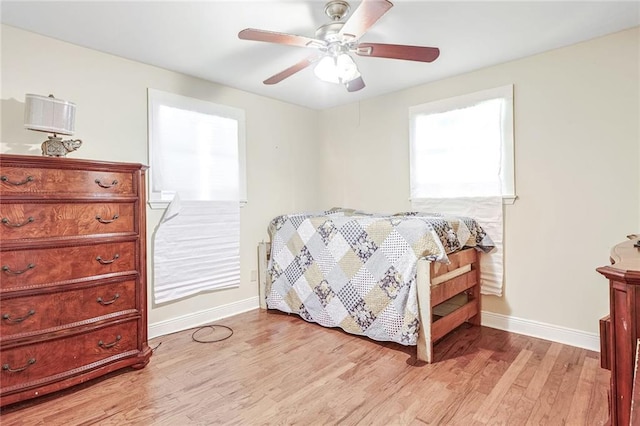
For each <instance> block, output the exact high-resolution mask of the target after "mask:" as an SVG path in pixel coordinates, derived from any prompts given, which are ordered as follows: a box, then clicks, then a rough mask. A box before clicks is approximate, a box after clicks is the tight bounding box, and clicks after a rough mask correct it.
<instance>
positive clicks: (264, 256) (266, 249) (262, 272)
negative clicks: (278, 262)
mask: <svg viewBox="0 0 640 426" xmlns="http://www.w3.org/2000/svg"><path fill="white" fill-rule="evenodd" d="M270 255H271V243H265V242H264V241H263V242H261V243H258V297H259V298H260V309H267V265H268V263H269V256H270Z"/></svg>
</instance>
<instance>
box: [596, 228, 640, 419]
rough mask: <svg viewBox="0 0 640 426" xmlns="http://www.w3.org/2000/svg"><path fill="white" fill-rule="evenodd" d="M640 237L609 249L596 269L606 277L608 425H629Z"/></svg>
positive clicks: (639, 326) (638, 321)
mask: <svg viewBox="0 0 640 426" xmlns="http://www.w3.org/2000/svg"><path fill="white" fill-rule="evenodd" d="M639 240H640V237H639V236H633V237H632V238H631V239H630V240H629V241H625V242H623V243H621V244H618V245H616V246H615V247H614V248H613V249H612V250H611V265H609V266H604V267H601V268H598V269H597V271H598V272H600V273H601V274H602V275H604V276H605V277H607V279H608V280H609V300H610V307H609V318H608V319H603V321H602V325H601V329H602V330H603V331H604V332H602V333H601V334H600V339H601V342H600V346H601V348H602V349H601V351H602V358H603V360H606V362H604V361H603V366H608V367H609V368H610V369H611V392H610V408H611V424H612V425H624V426H627V425H629V420H630V417H631V400H632V391H633V381H634V370H635V359H636V344H637V340H638V338H640V248H637V247H635V246H634V244H636V243H637V242H638V241H639Z"/></svg>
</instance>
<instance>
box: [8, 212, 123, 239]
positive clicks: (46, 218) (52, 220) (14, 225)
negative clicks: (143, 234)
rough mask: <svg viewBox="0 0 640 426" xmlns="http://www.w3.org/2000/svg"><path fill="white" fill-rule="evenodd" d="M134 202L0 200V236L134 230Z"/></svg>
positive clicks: (56, 235) (82, 233) (44, 236)
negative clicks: (24, 202)
mask: <svg viewBox="0 0 640 426" xmlns="http://www.w3.org/2000/svg"><path fill="white" fill-rule="evenodd" d="M134 207H135V205H134V204H133V203H63V204H48V203H43V204H36V203H26V204H10V203H6V204H4V203H3V204H0V218H1V219H0V239H1V240H3V241H4V240H18V239H23V238H47V237H71V236H77V235H91V234H110V233H121V232H135V231H136V229H135V227H134V223H135V219H136V218H135V216H134Z"/></svg>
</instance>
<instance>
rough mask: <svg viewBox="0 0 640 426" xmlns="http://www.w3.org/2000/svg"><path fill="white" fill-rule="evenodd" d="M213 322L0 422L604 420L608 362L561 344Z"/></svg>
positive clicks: (287, 323) (268, 317) (268, 319)
mask: <svg viewBox="0 0 640 426" xmlns="http://www.w3.org/2000/svg"><path fill="white" fill-rule="evenodd" d="M219 324H224V325H228V326H230V327H232V328H233V330H234V334H233V336H232V337H231V338H229V339H227V340H224V341H222V342H218V343H207V344H203V343H196V342H193V341H192V340H191V334H192V331H185V332H180V333H175V334H172V335H169V336H163V337H159V338H156V339H153V340H152V341H151V342H150V345H151V347H156V346H157V345H160V346H158V347H157V348H156V349H155V352H154V355H153V356H152V357H151V362H150V363H149V365H148V366H147V367H146V368H144V369H142V370H128V371H126V372H124V373H119V374H115V373H114V374H111V375H109V376H107V377H106V378H102V379H98V380H95V381H92V382H90V383H89V384H88V385H81V386H79V387H76V388H74V389H72V390H67V391H63V392H61V393H58V394H55V396H44V397H41V398H39V399H37V400H32V401H26V402H23V403H19V404H14V405H12V406H8V407H5V408H4V409H3V410H2V414H1V415H0V423H1V424H2V425H3V426H9V425H93V424H104V425H130V424H131V425H217V424H225V425H226V424H232V425H261V424H268V425H271V424H278V425H280V424H298V425H316V424H323V425H324V424H340V425H356V424H359V425H425V424H447V425H465V426H467V425H484V424H492V425H493V424H496V425H497V424H500V425H506V424H511V425H529V424H536V425H539V424H544V425H565V424H566V425H602V424H604V423H605V421H606V419H607V415H608V408H607V390H608V387H609V384H608V380H609V372H608V371H606V370H603V369H601V368H600V366H599V360H598V353H596V352H591V351H587V350H583V349H579V348H575V347H571V346H566V345H561V344H558V343H552V342H548V341H545V340H540V339H535V338H531V337H526V336H521V335H517V334H511V333H507V332H503V331H499V330H494V329H491V328H486V327H471V326H467V325H463V326H461V327H460V328H459V329H457V330H456V331H454V332H453V333H452V334H450V335H449V336H447V337H445V338H444V339H443V340H441V341H440V342H439V343H438V344H437V345H436V347H435V353H436V362H435V363H434V364H431V365H427V364H424V363H418V362H416V359H415V347H403V346H401V345H397V344H389V343H379V342H374V341H370V340H367V339H364V338H360V337H356V336H350V335H347V334H345V333H343V332H342V331H340V330H337V329H326V328H322V327H320V326H318V325H316V324H310V323H307V322H305V321H303V320H302V319H300V318H299V317H297V316H289V315H285V314H281V313H276V312H271V311H270V312H265V311H259V310H255V311H251V312H247V313H244V314H241V315H237V316H234V317H231V318H227V319H225V320H222V321H220V322H219ZM221 332H222V331H221ZM207 333H209V331H207V330H204V331H203V332H202V333H201V335H200V336H201V338H205V339H206V338H211V337H213V336H207Z"/></svg>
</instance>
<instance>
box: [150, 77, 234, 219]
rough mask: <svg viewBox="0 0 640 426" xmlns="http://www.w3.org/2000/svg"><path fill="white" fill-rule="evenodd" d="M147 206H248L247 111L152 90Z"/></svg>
mask: <svg viewBox="0 0 640 426" xmlns="http://www.w3.org/2000/svg"><path fill="white" fill-rule="evenodd" d="M148 101H149V162H150V166H151V167H150V169H149V201H150V204H151V207H152V208H165V207H166V206H167V205H168V203H169V202H170V201H171V200H172V199H173V197H174V195H175V194H176V193H179V194H180V198H181V199H185V200H187V199H188V200H239V201H241V202H246V199H247V196H246V192H247V191H246V178H245V119H244V111H242V110H240V109H237V108H232V107H228V106H224V105H217V104H214V103H211V102H206V101H202V100H199V99H194V98H188V97H185V96H179V95H175V94H172V93H166V92H162V91H159V90H154V89H149V99H148Z"/></svg>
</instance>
